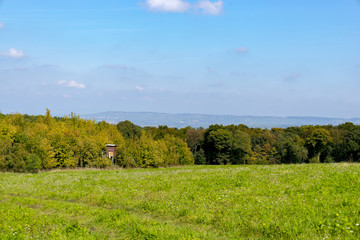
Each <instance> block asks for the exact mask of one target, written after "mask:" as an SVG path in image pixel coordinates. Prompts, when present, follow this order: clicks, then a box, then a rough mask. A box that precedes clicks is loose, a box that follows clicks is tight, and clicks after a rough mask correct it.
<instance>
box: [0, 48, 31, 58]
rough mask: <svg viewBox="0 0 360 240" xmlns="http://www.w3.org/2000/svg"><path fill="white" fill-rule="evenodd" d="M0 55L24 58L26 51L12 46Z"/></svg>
mask: <svg viewBox="0 0 360 240" xmlns="http://www.w3.org/2000/svg"><path fill="white" fill-rule="evenodd" d="M0 56H3V57H9V58H23V57H26V55H25V53H24V52H23V51H22V50H17V49H15V48H10V49H9V50H7V51H5V52H2V53H0Z"/></svg>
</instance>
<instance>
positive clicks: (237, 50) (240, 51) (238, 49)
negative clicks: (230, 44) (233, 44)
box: [235, 47, 249, 53]
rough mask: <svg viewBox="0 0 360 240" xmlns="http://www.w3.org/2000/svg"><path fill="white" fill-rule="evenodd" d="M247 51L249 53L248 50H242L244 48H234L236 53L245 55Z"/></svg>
mask: <svg viewBox="0 0 360 240" xmlns="http://www.w3.org/2000/svg"><path fill="white" fill-rule="evenodd" d="M248 51H249V49H247V48H244V47H240V48H235V52H236V53H247V52H248Z"/></svg>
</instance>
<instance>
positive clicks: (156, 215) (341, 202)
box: [0, 164, 360, 239]
mask: <svg viewBox="0 0 360 240" xmlns="http://www.w3.org/2000/svg"><path fill="white" fill-rule="evenodd" d="M0 203H1V205H0V239H360V225H359V224H360V165H359V164H322V165H320V164H319V165H317V164H312V165H279V166H191V167H180V168H165V169H133V170H111V171H110V170H109V171H100V170H73V171H54V172H44V173H39V174H33V175H32V174H13V173H0Z"/></svg>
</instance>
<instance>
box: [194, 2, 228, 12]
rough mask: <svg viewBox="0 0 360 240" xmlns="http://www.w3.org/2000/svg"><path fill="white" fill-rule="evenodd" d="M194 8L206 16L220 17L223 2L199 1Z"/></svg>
mask: <svg viewBox="0 0 360 240" xmlns="http://www.w3.org/2000/svg"><path fill="white" fill-rule="evenodd" d="M195 7H196V8H199V9H201V10H202V11H203V12H204V13H206V14H211V15H220V14H221V13H222V11H223V7H224V2H223V1H221V0H219V1H217V2H211V1H209V0H201V1H199V2H198V3H197V4H195Z"/></svg>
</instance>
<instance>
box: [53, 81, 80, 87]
mask: <svg viewBox="0 0 360 240" xmlns="http://www.w3.org/2000/svg"><path fill="white" fill-rule="evenodd" d="M57 84H58V85H59V86H62V87H70V88H86V86H85V85H84V84H82V83H77V82H75V81H66V80H60V81H58V82H57Z"/></svg>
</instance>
